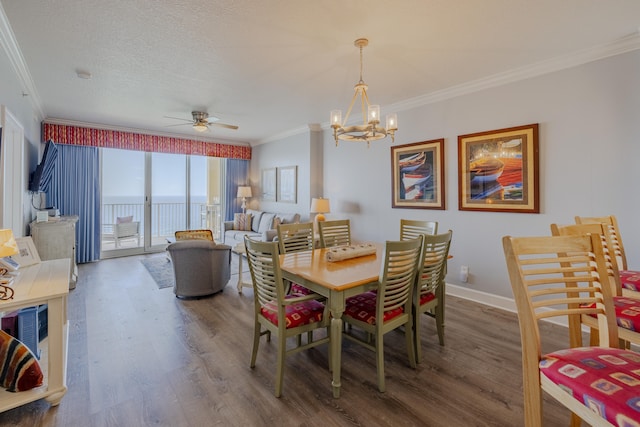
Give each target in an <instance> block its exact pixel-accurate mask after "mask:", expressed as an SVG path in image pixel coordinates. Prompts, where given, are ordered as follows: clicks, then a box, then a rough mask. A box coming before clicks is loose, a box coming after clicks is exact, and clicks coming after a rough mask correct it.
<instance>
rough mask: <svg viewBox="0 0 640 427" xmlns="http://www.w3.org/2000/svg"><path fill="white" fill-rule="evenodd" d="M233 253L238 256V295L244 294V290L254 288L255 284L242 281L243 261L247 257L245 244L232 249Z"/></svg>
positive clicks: (239, 244)
mask: <svg viewBox="0 0 640 427" xmlns="http://www.w3.org/2000/svg"><path fill="white" fill-rule="evenodd" d="M231 252H233V253H234V254H236V255H238V284H237V285H236V287H237V288H238V293H239V294H242V288H243V287H245V288H252V287H253V283H251V282H245V281H244V280H242V259H243V258H245V257H246V256H247V252H246V250H245V247H244V244H242V243H238V244H237V245H235V246H234V247H233V248H231Z"/></svg>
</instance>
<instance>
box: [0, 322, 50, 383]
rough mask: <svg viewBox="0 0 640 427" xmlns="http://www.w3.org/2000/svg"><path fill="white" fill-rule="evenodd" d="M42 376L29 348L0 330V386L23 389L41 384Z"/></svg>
mask: <svg viewBox="0 0 640 427" xmlns="http://www.w3.org/2000/svg"><path fill="white" fill-rule="evenodd" d="M43 380H44V376H43V375H42V370H41V369H40V365H39V364H38V361H37V360H36V358H35V357H34V355H33V353H31V350H29V348H28V347H27V346H26V345H24V344H22V343H21V342H20V341H18V340H17V339H15V338H14V337H12V336H11V335H9V334H8V333H6V332H4V331H2V330H0V386H2V387H4V388H6V389H7V390H8V391H12V392H16V391H25V390H31V389H32V388H34V387H39V386H41V385H42V383H43Z"/></svg>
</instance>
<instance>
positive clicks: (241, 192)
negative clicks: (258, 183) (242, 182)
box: [236, 186, 252, 197]
mask: <svg viewBox="0 0 640 427" xmlns="http://www.w3.org/2000/svg"><path fill="white" fill-rule="evenodd" d="M236 197H252V196H251V187H244V186H243V187H238V194H237V195H236Z"/></svg>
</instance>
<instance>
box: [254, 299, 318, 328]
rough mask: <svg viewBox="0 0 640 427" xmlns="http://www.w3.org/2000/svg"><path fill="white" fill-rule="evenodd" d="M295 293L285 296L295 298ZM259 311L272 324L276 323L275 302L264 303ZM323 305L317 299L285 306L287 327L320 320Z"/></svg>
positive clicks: (276, 310)
mask: <svg viewBox="0 0 640 427" xmlns="http://www.w3.org/2000/svg"><path fill="white" fill-rule="evenodd" d="M295 297H296V295H287V296H286V298H287V299H289V298H295ZM260 313H261V314H262V315H263V316H264V317H265V318H266V319H267V320H269V321H270V322H271V323H273V324H274V325H278V307H277V306H276V303H275V302H271V303H268V304H265V305H264V306H263V307H261V308H260ZM323 313H324V305H323V304H322V303H320V302H318V301H315V300H312V301H303V302H299V303H295V304H292V305H287V306H285V319H286V322H287V329H290V328H295V327H296V326H302V325H308V324H310V323H316V322H320V321H322V315H323Z"/></svg>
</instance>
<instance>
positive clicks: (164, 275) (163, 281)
mask: <svg viewBox="0 0 640 427" xmlns="http://www.w3.org/2000/svg"><path fill="white" fill-rule="evenodd" d="M140 262H141V263H142V265H144V266H145V268H146V269H147V271H148V272H149V274H151V277H152V278H153V280H155V282H156V284H157V285H158V288H160V289H163V288H172V287H173V282H174V280H175V279H174V275H173V264H172V263H171V261H170V259H169V257H168V256H167V255H166V254H162V255H157V256H152V257H148V258H144V259H141V260H140ZM242 271H243V272H244V273H248V272H249V267H248V265H247V260H246V259H244V260H243V262H242ZM237 274H238V255H236V254H231V276H234V275H237ZM233 280H238V279H237V278H236V279H233ZM234 283H235V282H234Z"/></svg>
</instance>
